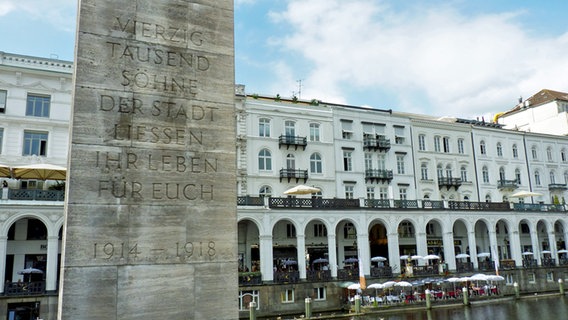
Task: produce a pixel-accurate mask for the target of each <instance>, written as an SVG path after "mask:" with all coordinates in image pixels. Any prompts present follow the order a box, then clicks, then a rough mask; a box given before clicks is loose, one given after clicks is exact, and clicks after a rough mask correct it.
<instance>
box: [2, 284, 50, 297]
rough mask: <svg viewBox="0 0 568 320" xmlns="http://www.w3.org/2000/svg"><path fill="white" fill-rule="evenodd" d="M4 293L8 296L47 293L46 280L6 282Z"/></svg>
mask: <svg viewBox="0 0 568 320" xmlns="http://www.w3.org/2000/svg"><path fill="white" fill-rule="evenodd" d="M4 293H5V294H6V295H7V296H32V295H41V294H44V293H45V281H33V282H6V284H5V285H4Z"/></svg>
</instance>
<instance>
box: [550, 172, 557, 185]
mask: <svg viewBox="0 0 568 320" xmlns="http://www.w3.org/2000/svg"><path fill="white" fill-rule="evenodd" d="M549 175H550V183H551V184H555V183H556V175H555V174H554V171H550V174H549Z"/></svg>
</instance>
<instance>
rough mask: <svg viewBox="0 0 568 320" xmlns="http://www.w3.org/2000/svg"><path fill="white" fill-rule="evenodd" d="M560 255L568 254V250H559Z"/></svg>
mask: <svg viewBox="0 0 568 320" xmlns="http://www.w3.org/2000/svg"><path fill="white" fill-rule="evenodd" d="M558 253H568V250H566V249H560V250H558Z"/></svg>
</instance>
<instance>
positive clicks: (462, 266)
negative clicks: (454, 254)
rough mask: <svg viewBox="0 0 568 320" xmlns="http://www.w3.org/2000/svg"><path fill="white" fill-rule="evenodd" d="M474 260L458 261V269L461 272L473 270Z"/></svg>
mask: <svg viewBox="0 0 568 320" xmlns="http://www.w3.org/2000/svg"><path fill="white" fill-rule="evenodd" d="M473 270H474V269H473V262H458V263H456V271H457V272H459V273H465V272H473Z"/></svg>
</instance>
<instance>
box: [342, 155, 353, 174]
mask: <svg viewBox="0 0 568 320" xmlns="http://www.w3.org/2000/svg"><path fill="white" fill-rule="evenodd" d="M352 156H353V152H352V151H349V150H343V170H344V171H353V158H352Z"/></svg>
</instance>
